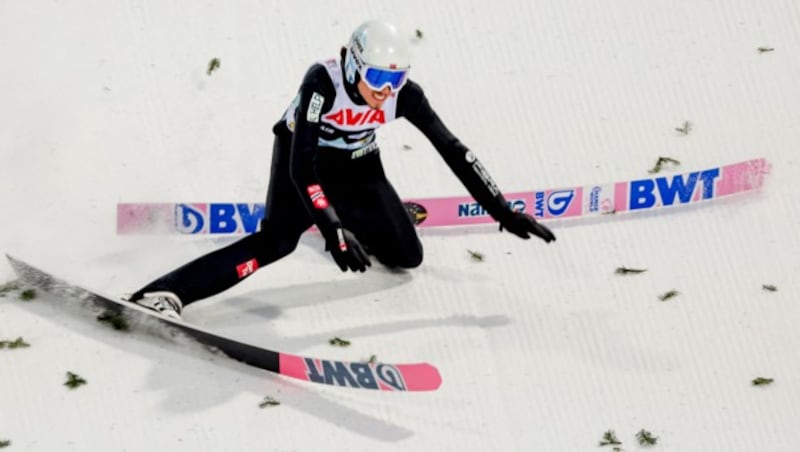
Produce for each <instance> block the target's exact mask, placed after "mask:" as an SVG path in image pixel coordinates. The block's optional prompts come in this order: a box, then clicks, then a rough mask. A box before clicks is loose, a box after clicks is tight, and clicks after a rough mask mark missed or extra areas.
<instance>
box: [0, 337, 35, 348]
mask: <svg viewBox="0 0 800 452" xmlns="http://www.w3.org/2000/svg"><path fill="white" fill-rule="evenodd" d="M30 346H31V344H29V343H27V342H25V340H24V339H22V338H21V337H18V338H16V339H15V340H13V341H0V349H3V348H9V349H14V348H26V347H30Z"/></svg>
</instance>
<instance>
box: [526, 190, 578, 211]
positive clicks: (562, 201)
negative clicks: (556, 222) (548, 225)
mask: <svg viewBox="0 0 800 452" xmlns="http://www.w3.org/2000/svg"><path fill="white" fill-rule="evenodd" d="M574 198H575V190H558V191H553V192H550V194H548V195H547V196H545V192H543V191H537V192H536V196H535V197H534V199H535V208H534V209H535V210H534V213H535V216H537V217H544V216H545V207H546V208H547V213H549V214H550V215H552V216H554V217H557V216H559V215H563V214H564V212H566V211H567V209H568V208H569V206H570V204H572V200H573V199H574Z"/></svg>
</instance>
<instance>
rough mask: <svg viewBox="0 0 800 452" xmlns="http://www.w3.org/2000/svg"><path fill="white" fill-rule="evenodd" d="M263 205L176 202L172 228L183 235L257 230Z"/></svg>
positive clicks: (262, 213) (261, 216)
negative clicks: (173, 226)
mask: <svg viewBox="0 0 800 452" xmlns="http://www.w3.org/2000/svg"><path fill="white" fill-rule="evenodd" d="M262 218H264V204H233V203H212V204H176V205H175V229H176V230H177V231H178V232H180V233H182V234H203V233H208V234H233V233H237V232H244V233H251V232H256V230H258V225H259V223H260V221H261V219H262Z"/></svg>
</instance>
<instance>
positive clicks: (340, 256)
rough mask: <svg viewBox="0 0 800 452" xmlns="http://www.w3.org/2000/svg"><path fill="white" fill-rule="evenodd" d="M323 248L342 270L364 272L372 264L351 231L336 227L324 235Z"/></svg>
mask: <svg viewBox="0 0 800 452" xmlns="http://www.w3.org/2000/svg"><path fill="white" fill-rule="evenodd" d="M325 249H326V250H328V251H330V252H331V254H332V255H333V260H335V261H336V264H337V265H339V268H340V269H342V271H343V272H346V271H347V270H352V271H354V272H356V271H358V272H364V271H366V269H367V267H369V266H371V265H372V262H370V260H369V257H368V256H367V253H366V251H364V248H363V247H362V246H361V243H359V241H358V239H357V238H356V236H355V235H353V233H352V232H350V231H348V230H347V229H345V228H343V227H341V226H340V227H337V228H336V229H335V232H333V233H331V234H328V237H326V244H325Z"/></svg>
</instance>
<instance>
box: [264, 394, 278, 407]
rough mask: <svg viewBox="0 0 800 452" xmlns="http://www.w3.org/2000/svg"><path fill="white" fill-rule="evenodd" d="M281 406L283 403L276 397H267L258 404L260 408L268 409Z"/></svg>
mask: <svg viewBox="0 0 800 452" xmlns="http://www.w3.org/2000/svg"><path fill="white" fill-rule="evenodd" d="M280 404H281V402H279V401H278V400H276V399H275V398H274V397H272V396H266V397H264V400H262V401H261V403H259V404H258V407H259V408H268V407H273V406H278V405H280Z"/></svg>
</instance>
